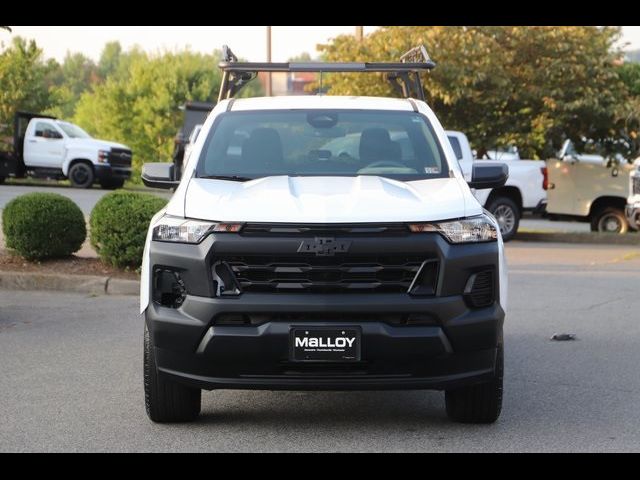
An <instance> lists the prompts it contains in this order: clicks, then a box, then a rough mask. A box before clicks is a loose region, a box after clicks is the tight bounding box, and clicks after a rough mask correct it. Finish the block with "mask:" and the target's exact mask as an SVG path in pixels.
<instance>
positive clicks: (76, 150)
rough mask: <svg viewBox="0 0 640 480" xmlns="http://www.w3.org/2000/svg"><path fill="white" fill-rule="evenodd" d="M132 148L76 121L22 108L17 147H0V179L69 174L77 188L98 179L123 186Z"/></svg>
mask: <svg viewBox="0 0 640 480" xmlns="http://www.w3.org/2000/svg"><path fill="white" fill-rule="evenodd" d="M131 156H132V155H131V149H130V148H129V147H127V146H126V145H122V144H119V143H114V142H109V141H105V140H98V139H95V138H92V137H91V136H90V135H89V134H88V133H87V132H85V131H84V130H82V129H81V128H80V127H78V126H77V125H74V124H73V123H69V122H65V121H62V120H58V119H56V118H54V117H48V116H45V115H41V114H32V113H26V112H18V113H16V115H15V118H14V132H13V150H10V151H0V183H2V181H4V179H5V178H6V177H26V176H33V177H47V178H57V179H63V178H68V179H69V180H70V181H71V184H72V185H73V186H74V187H77V188H90V187H91V186H92V185H93V184H94V182H98V183H100V185H101V186H102V187H103V188H119V187H122V185H123V184H124V181H125V180H126V179H127V178H129V177H130V176H131Z"/></svg>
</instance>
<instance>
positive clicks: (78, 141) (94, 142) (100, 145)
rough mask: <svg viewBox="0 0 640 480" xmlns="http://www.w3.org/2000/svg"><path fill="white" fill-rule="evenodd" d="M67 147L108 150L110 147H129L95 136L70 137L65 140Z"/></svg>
mask: <svg viewBox="0 0 640 480" xmlns="http://www.w3.org/2000/svg"><path fill="white" fill-rule="evenodd" d="M67 148H83V149H96V150H109V149H110V148H126V149H128V150H130V148H129V147H127V146H126V145H123V144H121V143H116V142H110V141H108V140H99V139H97V138H70V139H69V140H67Z"/></svg>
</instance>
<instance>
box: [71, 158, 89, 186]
mask: <svg viewBox="0 0 640 480" xmlns="http://www.w3.org/2000/svg"><path fill="white" fill-rule="evenodd" d="M94 178H95V175H94V174H93V167H91V165H89V164H87V163H83V162H79V163H74V164H73V165H72V166H71V168H70V169H69V180H70V181H71V185H73V186H74V187H76V188H91V186H92V185H93V180H94Z"/></svg>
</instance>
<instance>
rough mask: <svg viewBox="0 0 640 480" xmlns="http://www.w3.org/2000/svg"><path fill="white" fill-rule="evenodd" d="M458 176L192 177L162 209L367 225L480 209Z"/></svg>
mask: <svg viewBox="0 0 640 480" xmlns="http://www.w3.org/2000/svg"><path fill="white" fill-rule="evenodd" d="M461 181H462V180H461V179H458V178H441V179H430V180H420V181H413V182H401V181H397V180H391V179H388V178H383V177H376V176H360V177H287V176H278V177H265V178H259V179H256V180H251V181H249V182H233V181H226V180H211V179H199V178H192V179H191V181H190V182H189V185H188V187H187V188H186V191H185V192H184V196H185V198H184V201H183V199H182V195H180V193H182V192H179V191H178V192H176V195H174V198H173V199H172V201H171V203H170V205H169V207H168V213H170V214H173V215H184V216H185V217H187V218H196V219H202V220H218V221H227V222H233V221H236V222H274V223H368V222H373V223H377V222H410V221H432V220H443V219H450V218H460V217H465V216H468V215H477V214H480V213H482V208H481V207H480V205H479V204H478V202H477V201H476V200H475V199H474V198H473V196H472V195H471V192H470V191H469V189H468V188H467V187H466V186H463V185H461V184H460V182H461Z"/></svg>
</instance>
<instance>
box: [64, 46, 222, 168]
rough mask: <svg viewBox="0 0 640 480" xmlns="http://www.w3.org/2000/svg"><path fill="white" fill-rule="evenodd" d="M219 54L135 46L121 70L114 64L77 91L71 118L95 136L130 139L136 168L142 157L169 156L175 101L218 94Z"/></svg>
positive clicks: (178, 115) (177, 118) (177, 114)
mask: <svg viewBox="0 0 640 480" xmlns="http://www.w3.org/2000/svg"><path fill="white" fill-rule="evenodd" d="M218 59H219V57H218V56H214V55H202V54H196V53H191V52H182V53H165V54H162V55H158V56H149V55H146V54H140V53H139V52H136V53H135V54H134V55H132V56H130V57H129V58H128V59H127V61H128V63H129V65H128V67H127V69H126V72H125V71H123V70H119V74H118V75H113V74H112V75H110V76H109V77H108V78H107V79H106V81H105V82H104V83H102V84H100V85H96V86H95V87H94V89H93V90H92V91H90V92H86V93H85V94H83V95H82V97H81V99H80V102H79V103H78V107H77V111H76V115H75V121H76V122H77V123H79V124H80V125H82V126H83V128H86V129H87V130H88V131H89V132H91V133H93V134H94V135H96V136H97V137H100V138H108V139H112V140H116V141H121V142H123V143H125V144H127V145H129V146H130V147H131V148H132V149H133V152H134V169H135V171H136V172H139V171H140V167H141V165H142V163H144V162H150V161H162V160H169V159H170V154H171V149H172V146H173V143H172V139H173V137H174V136H175V134H176V131H177V130H178V128H179V126H180V124H181V122H182V112H181V111H180V110H179V107H180V106H181V105H182V104H184V103H185V102H186V101H187V100H200V101H213V100H214V99H215V98H216V96H217V92H218V89H219V86H220V80H221V75H220V73H219V70H218V69H217V68H214V65H216V63H217V61H218ZM134 177H137V175H134Z"/></svg>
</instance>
